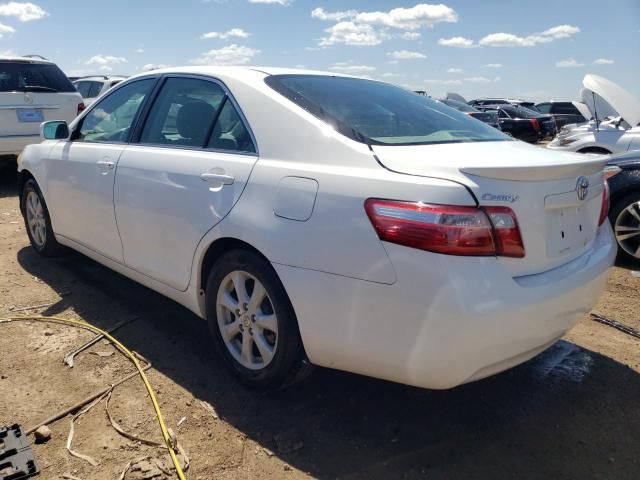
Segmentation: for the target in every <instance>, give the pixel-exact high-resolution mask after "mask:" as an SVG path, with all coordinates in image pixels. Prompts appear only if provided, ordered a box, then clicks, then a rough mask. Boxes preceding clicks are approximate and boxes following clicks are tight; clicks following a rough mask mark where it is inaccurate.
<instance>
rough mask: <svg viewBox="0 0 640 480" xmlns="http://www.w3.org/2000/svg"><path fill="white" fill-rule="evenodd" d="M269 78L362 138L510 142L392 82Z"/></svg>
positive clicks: (371, 140)
mask: <svg viewBox="0 0 640 480" xmlns="http://www.w3.org/2000/svg"><path fill="white" fill-rule="evenodd" d="M265 82H266V83H267V84H268V85H269V86H271V87H272V88H273V89H274V90H276V91H277V92H279V93H280V94H282V95H284V96H285V97H286V98H288V99H289V100H291V101H292V102H294V103H296V104H298V105H299V106H300V107H302V108H304V109H305V110H307V111H308V112H310V113H311V114H313V115H315V116H316V117H318V118H320V119H322V120H323V121H325V122H326V123H327V124H329V125H331V126H333V127H334V128H335V129H336V130H337V131H338V132H340V133H341V134H343V135H345V136H347V137H349V138H351V139H353V140H355V141H358V142H363V143H367V144H374V145H428V144H433V143H458V142H481V141H497V140H504V141H506V140H510V138H509V137H507V136H505V135H504V134H503V133H501V132H500V131H498V130H496V129H495V128H493V127H491V126H489V125H486V124H485V123H482V122H478V121H476V120H475V119H473V118H470V117H469V116H468V115H465V114H464V113H462V112H459V111H457V110H454V109H452V108H450V107H448V106H446V105H443V104H442V103H440V102H437V101H435V100H433V99H430V98H427V97H425V96H422V95H416V94H415V93H414V92H412V91H410V90H406V89H404V88H401V87H397V86H395V85H391V84H388V83H383V82H378V81H373V80H365V79H359V78H351V77H332V76H328V75H271V76H269V77H266V79H265Z"/></svg>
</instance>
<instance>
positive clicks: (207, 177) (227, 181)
mask: <svg viewBox="0 0 640 480" xmlns="http://www.w3.org/2000/svg"><path fill="white" fill-rule="evenodd" d="M200 178H201V179H202V180H204V181H205V182H210V183H214V182H216V183H217V182H219V183H222V184H223V185H233V182H235V180H236V179H235V178H233V177H232V176H231V175H226V174H224V173H212V172H205V173H203V174H201V175H200Z"/></svg>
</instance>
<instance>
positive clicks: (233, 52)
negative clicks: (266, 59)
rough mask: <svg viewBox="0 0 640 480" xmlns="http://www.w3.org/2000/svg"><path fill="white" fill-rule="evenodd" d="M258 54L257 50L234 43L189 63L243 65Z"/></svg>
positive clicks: (206, 53) (204, 54) (211, 51)
mask: <svg viewBox="0 0 640 480" xmlns="http://www.w3.org/2000/svg"><path fill="white" fill-rule="evenodd" d="M259 53H260V50H258V49H255V48H251V47H245V46H243V45H236V44H235V43H234V44H232V45H227V46H226V47H222V48H218V49H213V50H209V51H208V52H205V53H203V54H202V55H200V56H199V57H198V58H195V59H193V60H191V63H195V64H198V65H245V64H247V63H249V62H250V61H251V59H252V58H253V57H255V56H256V55H258V54H259Z"/></svg>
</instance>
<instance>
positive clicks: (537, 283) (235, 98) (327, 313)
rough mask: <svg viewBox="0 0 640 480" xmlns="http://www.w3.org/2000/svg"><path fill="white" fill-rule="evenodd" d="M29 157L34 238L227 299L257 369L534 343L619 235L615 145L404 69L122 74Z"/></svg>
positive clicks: (570, 316) (366, 366)
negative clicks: (456, 105)
mask: <svg viewBox="0 0 640 480" xmlns="http://www.w3.org/2000/svg"><path fill="white" fill-rule="evenodd" d="M42 133H43V137H44V139H45V141H44V142H43V143H42V144H39V145H32V146H29V147H28V148H27V149H26V150H25V151H24V153H23V154H22V156H21V158H20V161H19V170H20V186H21V208H22V212H23V214H24V218H25V223H26V226H27V231H28V235H29V238H30V240H31V243H32V246H33V248H35V250H36V251H38V252H39V253H41V254H42V255H44V256H51V255H57V254H59V253H61V252H63V251H64V250H65V247H70V248H72V249H74V250H77V251H79V252H81V253H83V254H85V255H87V256H89V257H91V258H93V259H95V260H97V261H98V262H100V263H103V264H104V265H107V266H108V267H110V268H112V269H114V270H116V271H118V272H120V273H122V274H124V275H126V276H128V277H130V278H132V279H134V280H136V281H138V282H140V283H142V284H144V285H146V286H148V287H150V288H152V289H154V290H156V291H158V292H160V293H162V294H164V295H166V296H168V297H170V298H172V299H174V300H175V301H177V302H179V303H181V304H182V305H184V306H186V307H187V308H189V309H191V310H192V311H193V312H195V313H196V314H197V315H199V316H200V317H202V318H204V319H206V320H207V321H208V323H209V325H210V328H211V332H212V334H213V337H214V339H215V343H216V345H217V346H218V347H219V350H220V352H221V354H222V356H223V358H224V359H225V360H226V362H227V363H228V364H229V366H230V367H231V368H232V369H233V371H234V372H235V373H236V374H238V376H239V377H240V378H241V379H242V380H244V381H245V382H247V383H250V384H253V385H255V386H264V387H266V386H276V385H281V384H283V383H286V382H288V381H290V380H291V379H293V378H295V377H296V375H297V374H298V373H299V372H300V369H301V368H302V367H303V366H305V365H307V364H308V363H309V362H310V363H311V364H314V365H319V366H324V367H331V368H336V369H341V370H347V371H351V372H356V373H360V374H364V375H370V376H373V377H378V378H383V379H387V380H392V381H396V382H402V383H406V384H411V385H416V386H420V387H427V388H450V387H453V386H455V385H459V384H461V383H465V382H469V381H472V380H477V379H480V378H483V377H486V376H489V375H492V374H495V373H497V372H500V371H502V370H505V369H507V368H510V367H512V366H514V365H517V364H519V363H521V362H524V361H526V360H527V359H529V358H531V357H533V356H535V355H536V354H538V353H539V352H542V351H543V350H544V349H546V348H547V347H549V346H550V345H551V344H553V343H554V342H555V341H556V340H558V339H559V338H560V337H562V335H563V334H564V333H565V332H566V331H567V330H568V329H570V328H571V327H572V326H573V324H574V323H575V322H576V321H577V320H578V319H579V318H580V317H581V316H583V315H584V314H585V313H586V312H588V311H589V310H590V309H591V308H592V306H593V305H594V303H595V302H596V301H597V299H598V296H599V294H600V293H601V291H602V289H603V287H604V285H605V281H606V275H607V269H608V268H609V266H610V265H611V264H612V263H613V259H614V257H615V254H616V246H615V241H614V239H613V235H612V232H611V227H610V226H609V223H608V222H606V218H607V208H608V205H607V198H608V197H607V194H606V189H605V183H604V182H603V175H602V168H603V162H604V160H602V159H600V158H599V157H595V158H592V157H588V156H582V155H576V154H570V153H557V152H552V151H549V150H543V149H540V148H539V147H534V146H529V145H526V144H524V143H522V142H518V141H514V140H513V139H511V138H510V137H507V136H505V135H504V134H502V133H501V132H499V131H497V130H495V129H494V128H491V127H489V126H487V125H485V124H483V123H482V122H479V121H476V120H474V119H471V118H469V117H468V116H467V115H465V114H464V113H460V112H458V111H456V110H454V109H451V108H449V107H447V106H446V105H443V104H441V103H438V102H435V101H432V100H430V99H429V98H426V97H424V96H419V95H416V94H414V93H413V92H410V91H408V90H404V89H402V88H399V87H395V86H392V85H389V84H385V83H381V82H376V81H371V80H364V79H358V78H353V77H348V76H337V75H333V74H325V73H320V72H309V71H296V70H283V69H254V68H237V67H190V68H179V69H176V68H172V69H166V70H156V71H153V72H149V73H145V74H142V75H139V76H136V77H133V78H130V79H128V80H127V81H124V82H122V83H121V84H119V85H118V86H116V87H115V88H114V89H113V90H111V91H110V92H108V93H107V94H106V95H105V96H104V97H102V98H101V99H100V100H98V101H97V102H96V103H95V104H94V105H92V107H91V108H89V109H88V110H87V111H86V112H84V113H83V115H81V116H80V117H79V118H77V119H76V120H75V121H74V122H72V123H71V125H69V126H67V124H66V123H64V122H47V123H45V124H43V125H42Z"/></svg>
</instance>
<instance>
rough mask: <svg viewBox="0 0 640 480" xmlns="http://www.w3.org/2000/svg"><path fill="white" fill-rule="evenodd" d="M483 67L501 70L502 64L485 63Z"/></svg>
mask: <svg viewBox="0 0 640 480" xmlns="http://www.w3.org/2000/svg"><path fill="white" fill-rule="evenodd" d="M485 67H487V68H502V64H501V63H487V64H486V65H485Z"/></svg>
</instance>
